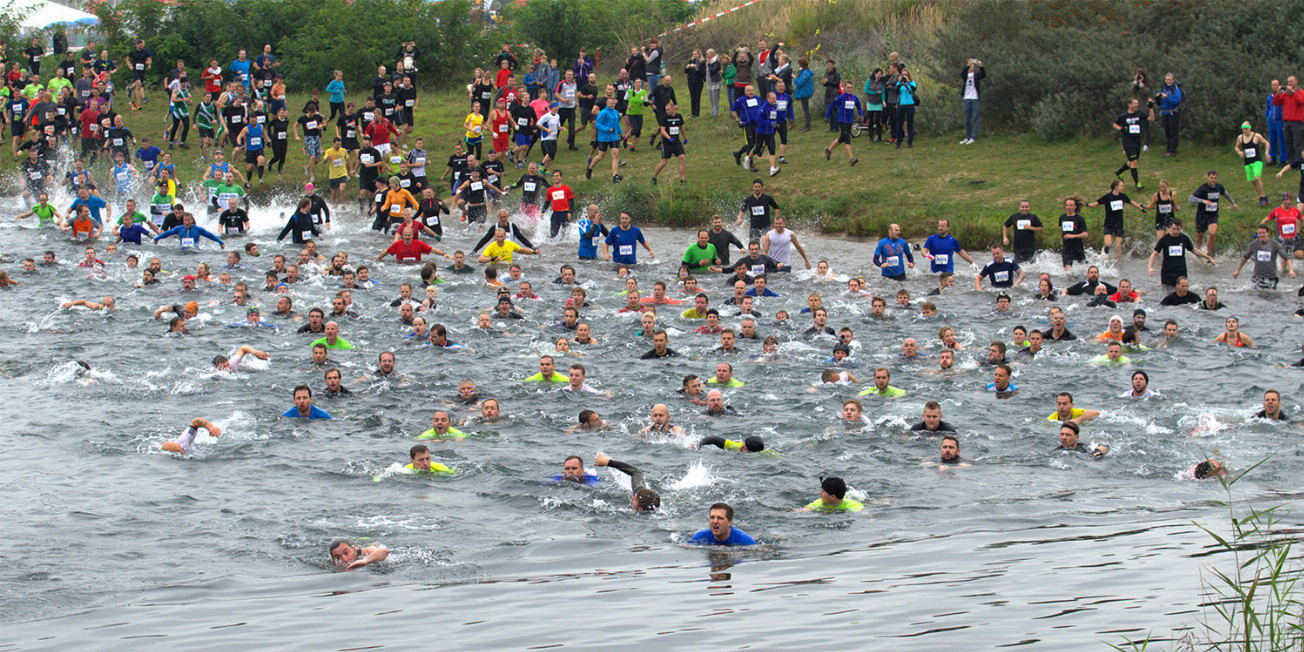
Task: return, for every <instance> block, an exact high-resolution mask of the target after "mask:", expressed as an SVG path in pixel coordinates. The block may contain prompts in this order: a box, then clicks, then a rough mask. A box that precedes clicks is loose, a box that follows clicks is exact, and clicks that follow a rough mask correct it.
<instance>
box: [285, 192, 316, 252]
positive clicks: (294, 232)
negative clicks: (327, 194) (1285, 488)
mask: <svg viewBox="0 0 1304 652" xmlns="http://www.w3.org/2000/svg"><path fill="white" fill-rule="evenodd" d="M311 209H312V200H310V199H308V198H307V197H304V198H303V199H300V200H299V207H298V208H297V209H295V211H294V214H293V215H291V216H290V219H289V221H287V222H286V223H285V228H283V229H281V234H280V235H278V236H276V241H277V242H280V241H281V240H284V239H285V236H287V235H288V236H290V242H293V243H294V244H303V243H305V242H307V241H309V240H311V239H312V236H320V235H321V229H318V228H317V225H316V224H314V223H313V221H312V213H310V212H309V211H310V210H311Z"/></svg>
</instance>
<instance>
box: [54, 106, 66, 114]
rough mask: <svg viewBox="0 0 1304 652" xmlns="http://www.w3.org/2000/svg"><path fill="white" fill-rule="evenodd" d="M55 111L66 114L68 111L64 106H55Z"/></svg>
mask: <svg viewBox="0 0 1304 652" xmlns="http://www.w3.org/2000/svg"><path fill="white" fill-rule="evenodd" d="M55 111H57V112H58V113H59V115H67V113H68V109H66V108H64V107H62V106H61V107H59V108H57V109H55Z"/></svg>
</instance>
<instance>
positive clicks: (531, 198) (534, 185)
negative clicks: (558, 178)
mask: <svg viewBox="0 0 1304 652" xmlns="http://www.w3.org/2000/svg"><path fill="white" fill-rule="evenodd" d="M527 184H528V185H527ZM512 187H513V188H522V189H523V190H521V203H522V204H532V205H538V204H539V193H541V192H543V191H544V190H545V189H547V188H551V187H552V185H551V184H549V183H548V180H547V179H544V178H543V177H541V176H539V175H537V174H525V175H522V176H521V179H520V180H519V181H517V182H516V185H514V186H512Z"/></svg>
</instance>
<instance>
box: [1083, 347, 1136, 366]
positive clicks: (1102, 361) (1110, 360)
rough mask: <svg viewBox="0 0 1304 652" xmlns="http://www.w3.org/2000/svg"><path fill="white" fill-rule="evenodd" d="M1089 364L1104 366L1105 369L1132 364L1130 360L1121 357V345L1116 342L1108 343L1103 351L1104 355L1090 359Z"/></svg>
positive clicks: (1123, 356)
mask: <svg viewBox="0 0 1304 652" xmlns="http://www.w3.org/2000/svg"><path fill="white" fill-rule="evenodd" d="M1090 364H1099V365H1105V366H1107V367H1121V366H1123V365H1128V364H1132V358H1129V357H1127V356H1125V355H1123V345H1122V344H1120V343H1118V342H1110V343H1109V346H1108V347H1107V348H1106V349H1105V355H1101V356H1096V357H1094V358H1092V359H1091V361H1090Z"/></svg>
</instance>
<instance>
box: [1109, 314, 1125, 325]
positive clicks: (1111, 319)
mask: <svg viewBox="0 0 1304 652" xmlns="http://www.w3.org/2000/svg"><path fill="white" fill-rule="evenodd" d="M1114 322H1119V323H1122V322H1123V318H1122V317H1119V316H1118V315H1110V317H1109V323H1111V324H1112V323H1114Z"/></svg>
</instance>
